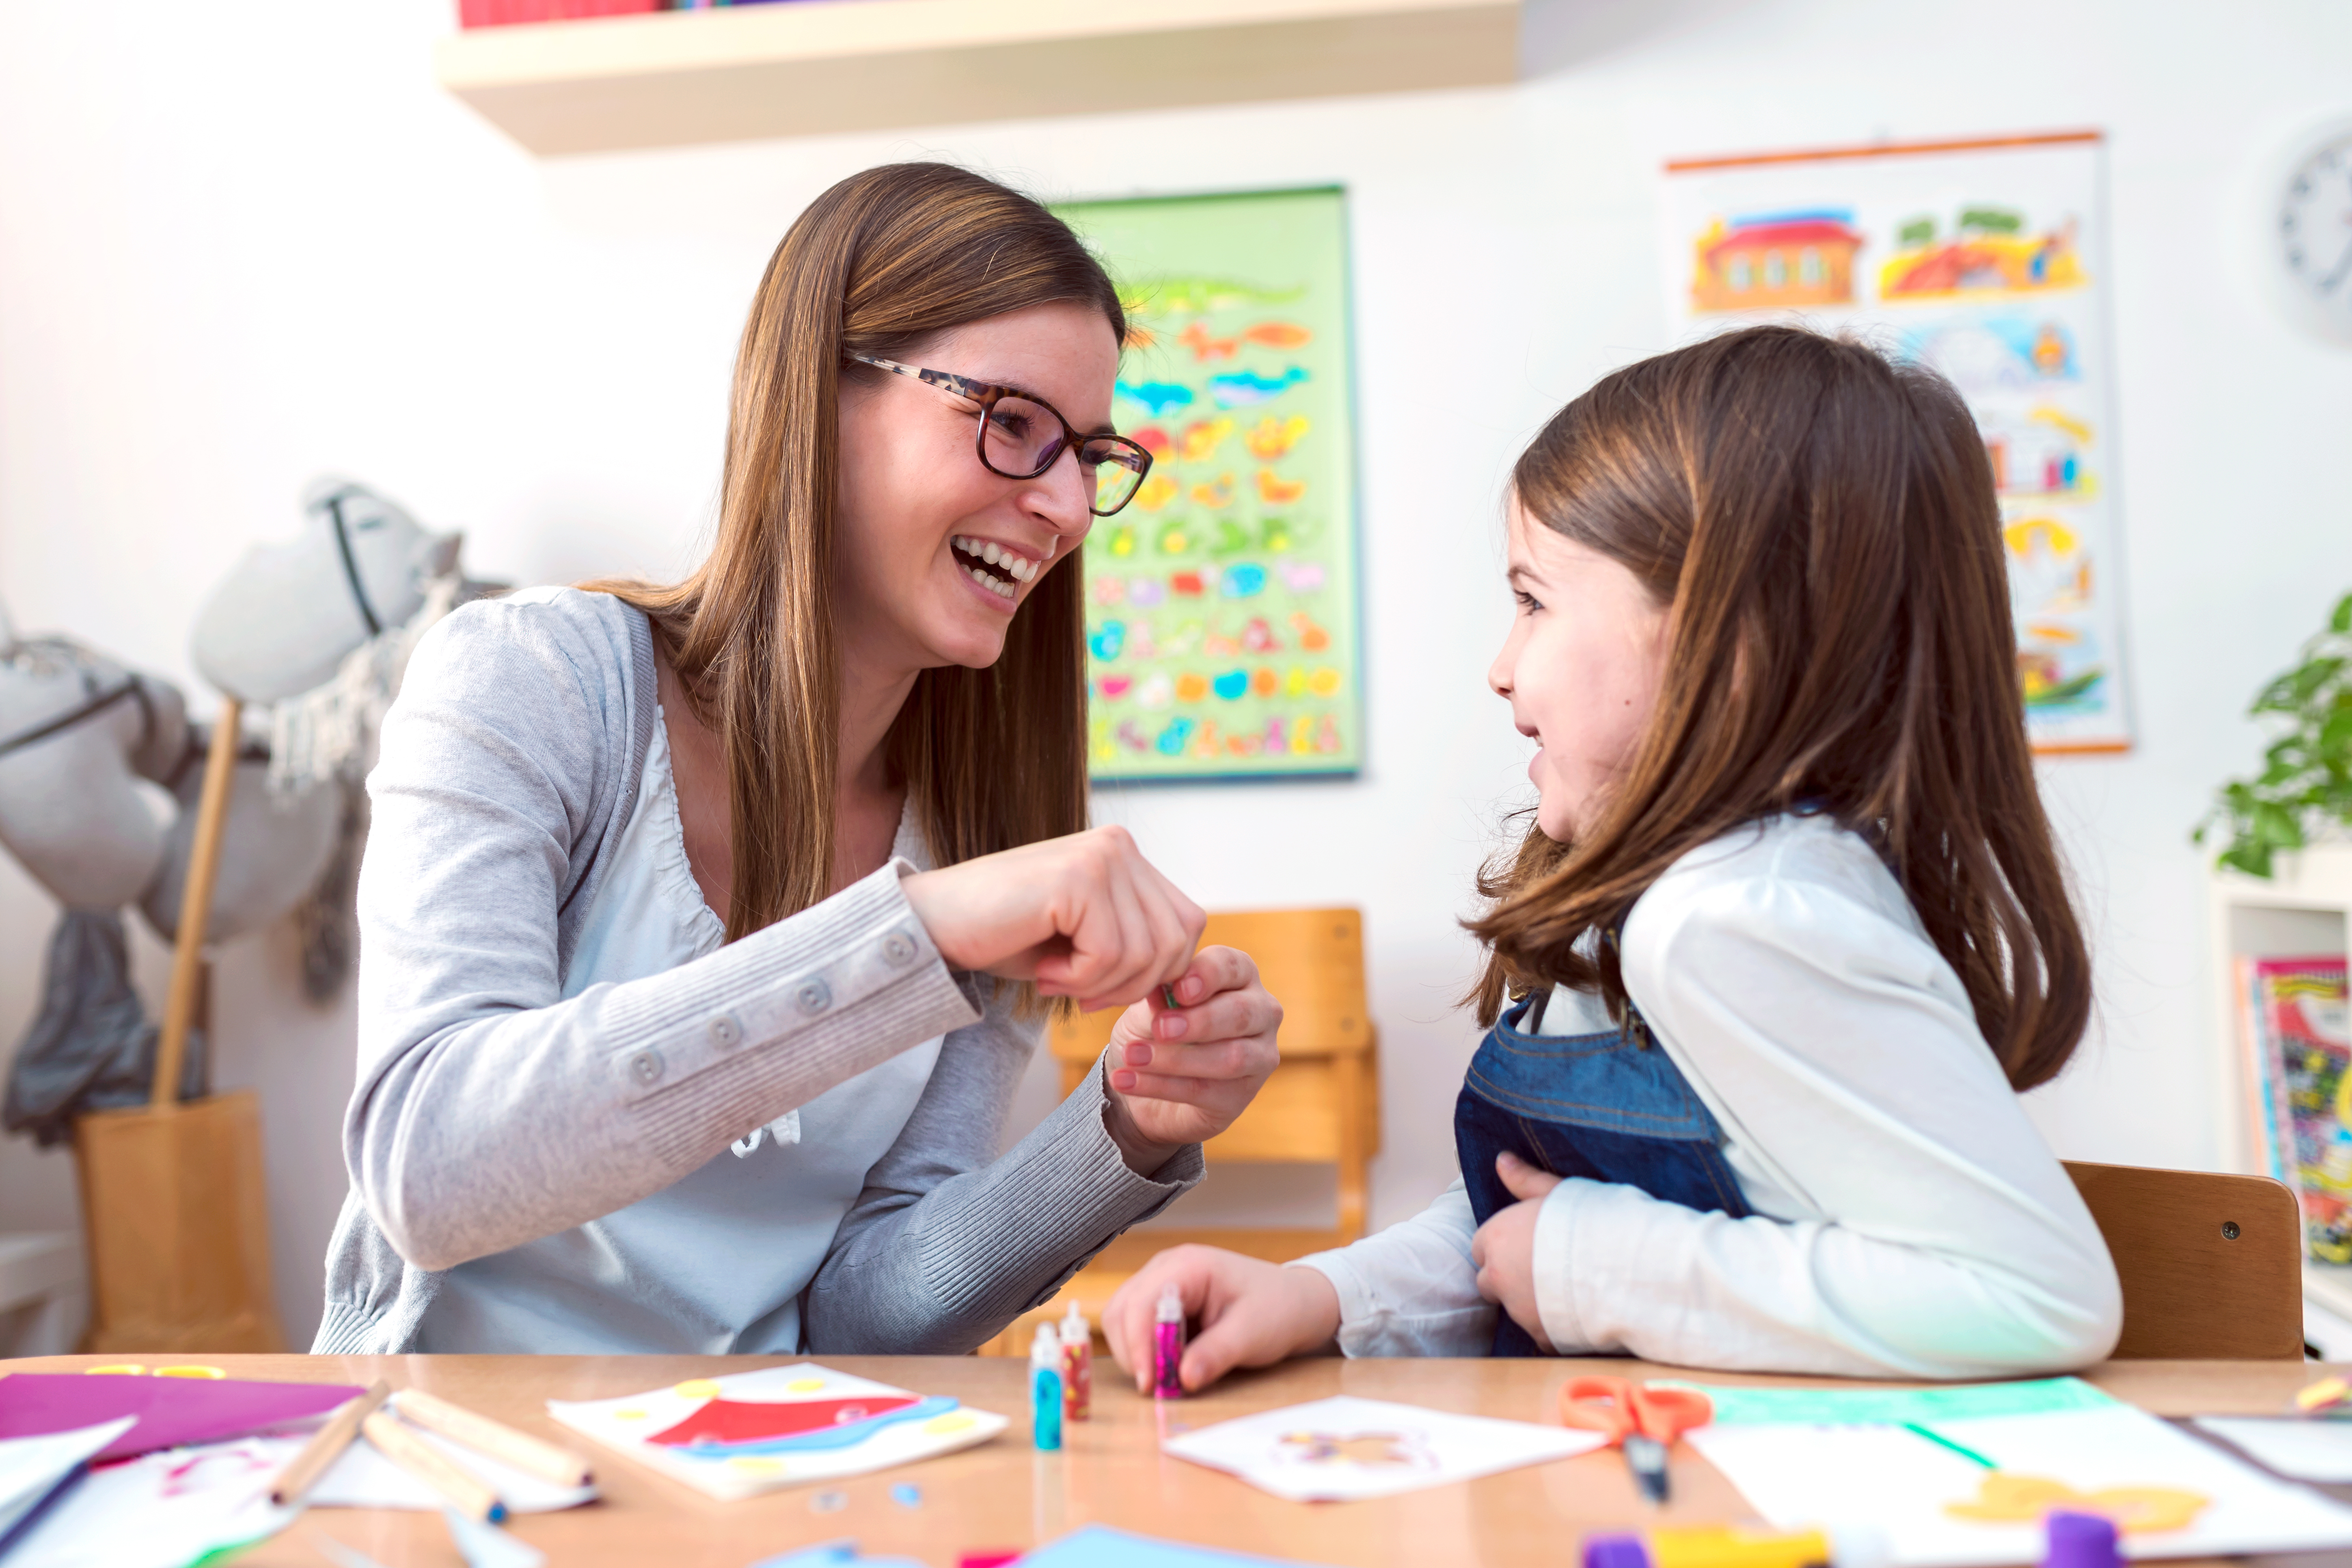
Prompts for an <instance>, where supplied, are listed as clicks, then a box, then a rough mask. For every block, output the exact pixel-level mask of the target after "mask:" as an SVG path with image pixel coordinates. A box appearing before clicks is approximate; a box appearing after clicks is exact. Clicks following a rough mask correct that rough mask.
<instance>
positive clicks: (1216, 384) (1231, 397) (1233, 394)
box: [1209, 364, 1307, 408]
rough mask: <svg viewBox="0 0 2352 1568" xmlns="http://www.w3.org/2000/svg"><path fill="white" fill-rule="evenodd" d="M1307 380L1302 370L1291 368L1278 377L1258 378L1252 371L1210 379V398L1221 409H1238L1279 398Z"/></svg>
mask: <svg viewBox="0 0 2352 1568" xmlns="http://www.w3.org/2000/svg"><path fill="white" fill-rule="evenodd" d="M1306 379H1307V372H1306V370H1305V368H1304V367H1302V366H1299V365H1295V364H1294V365H1292V366H1291V367H1290V368H1289V369H1287V370H1286V371H1284V372H1283V373H1282V374H1280V375H1260V374H1257V372H1255V371H1254V370H1244V371H1241V372H1239V373H1237V374H1233V375H1213V376H1211V377H1210V378H1209V395H1210V396H1212V397H1213V398H1215V399H1216V400H1217V406H1218V407H1220V408H1239V407H1244V406H1246V405H1250V404H1254V403H1265V402H1268V401H1270V400H1271V399H1274V398H1276V397H1279V396H1281V395H1283V394H1284V393H1286V392H1287V391H1289V390H1290V389H1291V388H1292V387H1294V386H1296V385H1297V384H1299V383H1300V382H1302V381H1305V380H1306Z"/></svg>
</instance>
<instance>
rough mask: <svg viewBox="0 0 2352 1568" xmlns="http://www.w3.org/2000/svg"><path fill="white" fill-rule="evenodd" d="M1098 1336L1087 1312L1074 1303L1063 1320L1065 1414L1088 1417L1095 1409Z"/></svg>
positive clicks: (1071, 1416) (1063, 1400)
mask: <svg viewBox="0 0 2352 1568" xmlns="http://www.w3.org/2000/svg"><path fill="white" fill-rule="evenodd" d="M1094 1403H1095V1336H1094V1331H1093V1330H1092V1329H1090V1328H1088V1327H1087V1315H1086V1314H1085V1313H1084V1312H1081V1311H1079V1310H1078V1304H1077V1303H1076V1301H1073V1302H1071V1303H1070V1310H1069V1313H1068V1315H1067V1316H1066V1317H1065V1318H1063V1320H1062V1414H1063V1415H1066V1416H1067V1417H1068V1418H1069V1419H1070V1420H1073V1421H1084V1420H1085V1419H1086V1418H1087V1416H1088V1415H1091V1414H1092V1413H1093V1411H1094Z"/></svg>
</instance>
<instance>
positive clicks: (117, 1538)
mask: <svg viewBox="0 0 2352 1568" xmlns="http://www.w3.org/2000/svg"><path fill="white" fill-rule="evenodd" d="M280 1441H281V1443H282V1441H283V1440H282V1439H281V1440H280ZM295 1447H298V1448H299V1447H300V1444H299V1443H297V1444H296V1445H295ZM277 1473H278V1466H277V1464H276V1463H274V1462H273V1461H272V1459H271V1458H270V1457H269V1456H268V1455H266V1454H262V1453H260V1452H257V1446H256V1444H255V1443H253V1442H251V1441H242V1442H235V1443H207V1444H204V1445H202V1446H200V1447H193V1448H173V1449H171V1450H168V1451H167V1452H163V1453H158V1454H142V1455H141V1456H140V1457H139V1458H135V1459H131V1460H127V1461H125V1462H124V1463H122V1464H119V1465H108V1466H105V1467H104V1468H100V1469H95V1470H92V1471H91V1472H90V1473H89V1475H88V1476H86V1477H84V1478H83V1479H82V1480H81V1482H80V1484H79V1485H78V1486H76V1487H75V1488H74V1489H73V1490H72V1491H71V1492H69V1493H68V1494H67V1495H66V1496H65V1497H64V1498H63V1499H61V1500H59V1501H58V1505H57V1506H56V1507H55V1508H53V1509H50V1510H48V1511H47V1513H45V1514H43V1515H42V1516H41V1517H40V1518H39V1519H38V1520H37V1521H34V1523H33V1525H32V1528H31V1529H29V1530H28V1531H26V1533H25V1534H24V1536H23V1537H21V1538H20V1539H19V1540H18V1541H17V1542H16V1545H15V1546H14V1547H12V1548H11V1549H10V1550H9V1552H8V1568H185V1565H186V1564H188V1563H194V1561H196V1559H198V1558H200V1557H202V1556H204V1555H205V1553H206V1552H215V1551H218V1550H220V1549H221V1548H223V1547H228V1546H240V1545H244V1544H247V1543H248V1542H257V1541H262V1540H266V1539H267V1538H268V1537H269V1536H272V1535H275V1534H277V1533H278V1531H281V1530H283V1529H285V1528H286V1527H287V1526H288V1525H289V1524H291V1523H293V1522H294V1520H295V1516H296V1515H297V1514H299V1512H300V1511H301V1510H299V1509H292V1508H278V1507H277V1506H275V1505H273V1504H272V1503H271V1502H270V1500H269V1482H270V1479H271V1478H272V1477H273V1476H275V1475H276V1474H277Z"/></svg>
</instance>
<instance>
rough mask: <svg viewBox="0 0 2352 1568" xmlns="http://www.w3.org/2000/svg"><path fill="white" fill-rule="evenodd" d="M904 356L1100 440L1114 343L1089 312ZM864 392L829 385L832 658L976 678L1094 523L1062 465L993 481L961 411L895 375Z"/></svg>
mask: <svg viewBox="0 0 2352 1568" xmlns="http://www.w3.org/2000/svg"><path fill="white" fill-rule="evenodd" d="M903 357H904V358H905V359H906V360H907V361H908V363H912V364H915V365H917V366H919V367H920V368H923V369H926V370H943V371H949V372H951V373H953V374H957V375H961V376H968V377H970V378H971V380H974V381H981V382H987V383H990V384H995V385H1001V386H1011V387H1014V388H1017V389H1019V390H1021V391H1023V392H1025V393H1028V394H1031V395H1034V396H1035V397H1038V398H1041V399H1043V400H1044V401H1045V402H1046V403H1049V404H1051V405H1053V406H1054V407H1055V408H1056V409H1059V410H1060V411H1061V413H1062V415H1063V416H1064V417H1065V418H1066V419H1068V420H1069V422H1070V423H1071V425H1073V426H1076V428H1077V429H1078V430H1080V431H1082V432H1092V431H1096V430H1108V429H1109V428H1110V399H1111V380H1112V378H1113V377H1114V376H1115V375H1117V374H1118V343H1117V342H1116V341H1114V340H1113V338H1112V336H1111V331H1110V323H1109V322H1108V321H1104V320H1103V317H1102V312H1100V311H1099V310H1094V309H1092V308H1090V307H1087V306H1083V305H1076V304H1053V305H1037V306H1033V307H1031V308H1030V309H1028V310H1013V311H1009V312H1007V313H1006V314H1004V315H1002V316H992V317H991V318H989V319H988V320H987V321H975V322H973V323H971V325H969V326H964V327H959V328H956V329H955V330H953V331H948V332H943V333H941V334H940V336H939V337H937V338H934V339H932V340H931V341H930V342H926V343H924V344H922V345H921V346H920V347H919V348H918V349H915V350H910V351H908V353H907V354H906V355H905V356H903ZM868 379H869V378H866V377H865V376H863V375H861V376H860V377H859V378H858V379H857V380H855V381H853V380H852V379H851V378H850V377H848V376H847V375H844V377H843V379H842V395H841V477H840V489H839V499H838V501H837V503H836V505H837V508H838V512H837V516H838V521H839V524H840V533H839V538H838V542H837V545H836V557H835V567H834V593H835V605H836V619H835V624H836V625H837V626H840V627H841V632H842V639H843V647H844V651H845V653H852V654H853V655H854V657H856V658H861V659H863V660H865V661H867V662H868V663H869V664H879V665H881V666H882V667H884V668H891V669H893V670H894V671H902V672H908V673H911V672H912V671H914V670H918V669H929V668H934V667H937V666H940V665H950V664H953V665H963V666H965V667H967V668H973V669H980V668H986V667H987V666H989V665H992V664H993V663H995V662H996V659H997V657H998V655H1000V654H1002V653H1003V651H1004V633H1005V629H1006V628H1007V627H1008V626H1010V625H1011V624H1012V621H1013V616H1014V615H1016V614H1018V613H1019V610H1020V607H1021V605H1022V604H1023V602H1024V601H1025V600H1026V599H1027V598H1028V597H1029V595H1031V594H1033V593H1034V592H1035V591H1036V588H1037V584H1039V583H1040V582H1042V581H1044V579H1045V574H1046V572H1048V571H1050V570H1052V569H1053V568H1054V567H1055V566H1057V565H1059V564H1060V563H1062V562H1063V561H1064V560H1066V559H1067V558H1068V557H1069V556H1070V555H1072V554H1074V553H1076V551H1077V548H1078V544H1079V542H1080V541H1082V540H1084V539H1085V538H1086V535H1087V527H1088V526H1089V525H1090V524H1091V523H1092V522H1093V521H1094V518H1093V516H1092V514H1091V513H1089V512H1088V511H1087V490H1086V487H1085V483H1084V481H1083V479H1081V477H1080V475H1079V472H1078V464H1077V459H1076V458H1075V457H1074V456H1071V455H1069V454H1065V455H1064V456H1063V457H1062V458H1060V459H1058V460H1057V461H1056V462H1055V464H1054V466H1053V467H1052V468H1048V469H1046V470H1045V472H1044V473H1042V474H1039V475H1038V476H1037V477H1036V478H1034V479H1005V478H1003V476H1002V475H999V474H994V473H991V472H990V471H989V470H988V469H987V468H984V467H983V466H982V463H981V461H980V458H979V456H978V454H977V453H976V452H975V450H974V446H975V443H976V439H977V436H978V432H979V422H980V416H979V411H978V410H977V409H976V408H974V407H973V405H971V404H969V403H967V402H965V401H964V400H963V399H961V398H959V397H954V396H951V395H949V394H948V393H946V392H944V391H942V390H940V388H938V387H935V386H930V385H928V384H925V383H923V382H919V381H918V380H916V379H915V378H914V377H912V376H908V375H898V374H887V373H883V372H876V373H875V374H873V376H872V377H871V378H870V380H871V382H872V383H873V384H866V383H867V380H868ZM974 568H977V569H978V570H979V571H980V572H981V573H982V574H985V575H986V576H987V577H989V578H991V579H992V580H993V582H994V583H995V584H998V585H999V586H991V585H989V584H983V583H982V582H980V581H978V580H976V579H975V578H974V577H973V575H972V572H973V569H974ZM1003 589H1010V590H1011V593H1010V594H1009V595H1007V594H1006V593H1004V592H1003V591H1002V590H1003Z"/></svg>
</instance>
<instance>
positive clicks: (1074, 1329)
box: [1062, 1301, 1094, 1345]
mask: <svg viewBox="0 0 2352 1568" xmlns="http://www.w3.org/2000/svg"><path fill="white" fill-rule="evenodd" d="M1093 1332H1094V1331H1093V1330H1092V1329H1091V1328H1089V1327H1088V1326H1087V1315H1086V1314H1085V1313H1084V1312H1081V1311H1079V1310H1078V1303H1076V1301H1073V1302H1071V1303H1070V1310H1068V1311H1067V1312H1066V1313H1064V1314H1063V1315H1062V1342H1063V1343H1065V1344H1072V1345H1074V1344H1077V1343H1079V1342H1082V1341H1084V1340H1086V1339H1087V1338H1088V1337H1090V1336H1091V1335H1092V1334H1093Z"/></svg>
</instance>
